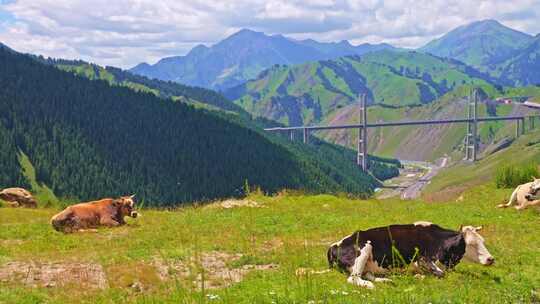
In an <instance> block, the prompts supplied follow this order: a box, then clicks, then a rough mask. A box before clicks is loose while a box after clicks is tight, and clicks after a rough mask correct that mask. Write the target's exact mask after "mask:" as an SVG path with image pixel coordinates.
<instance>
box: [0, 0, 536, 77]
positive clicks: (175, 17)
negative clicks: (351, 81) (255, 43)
mask: <svg viewBox="0 0 540 304" xmlns="http://www.w3.org/2000/svg"><path fill="white" fill-rule="evenodd" d="M2 16H9V18H4V19H5V20H4V21H3V22H2ZM486 18H493V19H497V20H499V21H501V22H502V23H504V24H505V25H508V26H511V27H514V28H516V29H518V30H521V31H525V32H528V33H530V34H536V33H538V32H540V23H539V22H538V21H537V20H539V19H540V0H514V1H507V0H490V1H488V0H479V1H470V0H386V1H383V0H329V1H327V0H314V1H300V0H267V1H265V0H251V1H248V0H235V1H227V0H221V1H219V0H215V1H214V0H191V1H175V0H161V1H160V0H114V1H111V0H93V1H84V0H16V1H12V0H10V1H5V0H0V41H1V42H3V43H5V44H7V45H9V46H11V47H13V48H14V49H16V50H18V51H22V52H30V53H37V54H43V55H45V56H52V57H62V58H81V59H84V60H88V61H92V62H96V63H99V64H103V65H115V66H120V67H131V66H133V65H134V64H136V63H139V62H142V61H147V62H155V61H157V60H158V59H160V58H162V57H165V56H172V55H183V54H185V53H187V52H188V51H189V50H190V49H191V48H192V47H193V46H195V45H197V44H199V43H203V44H207V45H210V44H213V43H215V42H217V41H219V40H220V39H223V38H225V37H226V36H228V35H230V34H232V33H233V32H234V31H236V30H238V29H240V28H251V29H254V30H259V31H264V32H266V33H269V34H275V33H282V34H285V35H287V36H290V37H294V38H314V39H318V40H323V41H338V40H343V39H347V40H350V41H351V42H353V43H363V42H371V43H379V42H388V43H392V44H395V45H398V46H403V47H418V46H421V45H422V44H424V43H426V42H427V41H429V40H430V39H433V38H435V37H438V36H440V35H442V34H444V33H445V32H447V31H449V30H451V29H453V28H454V27H456V26H459V25H462V24H465V23H468V22H471V21H475V20H480V19H486Z"/></svg>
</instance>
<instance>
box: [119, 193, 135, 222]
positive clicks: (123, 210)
mask: <svg viewBox="0 0 540 304" xmlns="http://www.w3.org/2000/svg"><path fill="white" fill-rule="evenodd" d="M134 197H135V195H130V196H122V197H120V198H118V199H116V200H115V201H114V203H115V204H116V206H117V207H118V208H119V211H120V214H121V216H122V217H124V216H131V217H132V218H136V217H137V216H139V213H138V212H137V211H135V201H134V200H133V198H134Z"/></svg>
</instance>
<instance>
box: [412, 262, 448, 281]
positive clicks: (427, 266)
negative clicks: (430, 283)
mask: <svg viewBox="0 0 540 304" xmlns="http://www.w3.org/2000/svg"><path fill="white" fill-rule="evenodd" d="M418 266H420V268H421V269H423V270H425V271H428V272H430V273H432V274H433V275H435V276H436V277H439V278H441V277H443V276H444V271H443V270H442V269H441V268H439V266H437V264H435V262H434V261H433V260H431V259H428V258H425V257H421V258H419V259H418Z"/></svg>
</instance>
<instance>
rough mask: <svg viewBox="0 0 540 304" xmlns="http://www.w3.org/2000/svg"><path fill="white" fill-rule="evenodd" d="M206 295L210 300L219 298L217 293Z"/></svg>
mask: <svg viewBox="0 0 540 304" xmlns="http://www.w3.org/2000/svg"><path fill="white" fill-rule="evenodd" d="M206 297H207V298H208V299H209V300H210V301H213V300H219V295H216V294H211V293H209V294H207V295H206Z"/></svg>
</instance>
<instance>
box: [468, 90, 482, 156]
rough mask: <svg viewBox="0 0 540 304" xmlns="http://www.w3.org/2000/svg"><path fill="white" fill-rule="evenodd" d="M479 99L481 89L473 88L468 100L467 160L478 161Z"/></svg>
mask: <svg viewBox="0 0 540 304" xmlns="http://www.w3.org/2000/svg"><path fill="white" fill-rule="evenodd" d="M478 99H479V91H478V89H477V88H474V89H472V91H471V94H469V98H468V100H467V119H468V122H467V135H466V136H465V160H469V161H473V162H474V161H476V159H477V156H476V153H477V151H478Z"/></svg>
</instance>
